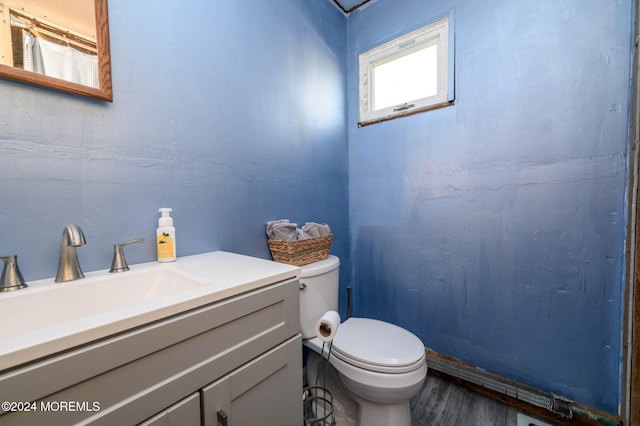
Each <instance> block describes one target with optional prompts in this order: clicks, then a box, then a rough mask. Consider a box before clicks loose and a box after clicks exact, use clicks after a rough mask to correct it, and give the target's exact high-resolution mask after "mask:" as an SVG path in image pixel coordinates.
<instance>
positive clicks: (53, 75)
mask: <svg viewBox="0 0 640 426" xmlns="http://www.w3.org/2000/svg"><path fill="white" fill-rule="evenodd" d="M60 55H62V56H60ZM0 77H4V78H8V79H12V80H17V81H20V82H23V83H28V84H35V85H38V86H43V87H48V88H51V89H56V90H62V91H65V92H69V93H73V94H76V95H82V96H88V97H91V98H95V99H101V100H104V101H109V102H112V101H113V89H112V83H111V53H110V47H109V17H108V8H107V0H4V1H3V2H2V3H0Z"/></svg>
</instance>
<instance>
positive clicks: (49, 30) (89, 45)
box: [9, 9, 98, 53]
mask: <svg viewBox="0 0 640 426" xmlns="http://www.w3.org/2000/svg"><path fill="white" fill-rule="evenodd" d="M9 13H10V14H11V15H12V17H13V16H15V17H16V18H17V19H12V20H11V25H12V26H17V27H20V28H22V29H24V30H27V31H29V32H30V33H32V34H33V35H34V36H37V35H38V34H37V33H40V34H43V35H45V36H48V37H52V38H54V39H56V40H59V41H61V42H63V43H66V44H73V45H75V46H78V47H80V48H82V49H85V50H88V51H90V52H93V53H97V52H98V48H97V43H96V41H95V40H94V39H92V38H90V37H88V36H86V35H84V34H80V33H78V32H75V31H73V30H70V29H68V28H63V27H61V26H59V25H56V24H54V23H52V22H49V21H46V20H44V19H41V18H38V17H36V16H33V15H29V14H27V13H24V12H20V11H17V10H15V9H9ZM20 20H22V21H26V22H22V21H20ZM34 32H35V33H36V34H34Z"/></svg>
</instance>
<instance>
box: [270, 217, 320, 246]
mask: <svg viewBox="0 0 640 426" xmlns="http://www.w3.org/2000/svg"><path fill="white" fill-rule="evenodd" d="M329 234H331V228H330V227H329V225H327V224H326V223H315V222H307V223H305V224H304V226H303V227H302V228H298V225H297V224H295V223H290V222H289V219H280V220H272V221H269V222H267V236H269V238H271V239H274V240H281V241H287V242H292V241H297V240H306V239H308V238H315V237H324V236H326V235H329Z"/></svg>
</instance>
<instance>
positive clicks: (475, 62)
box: [347, 0, 634, 413]
mask: <svg viewBox="0 0 640 426" xmlns="http://www.w3.org/2000/svg"><path fill="white" fill-rule="evenodd" d="M450 9H454V13H455V46H456V51H455V60H456V68H455V73H456V102H455V106H453V107H449V108H445V109H440V110H436V111H431V112H427V113H423V114H418V115H414V116H411V117H408V118H403V119H399V120H394V121H389V122H385V123H382V124H378V125H373V126H368V127H364V128H361V129H358V128H357V126H356V123H357V121H358V100H357V99H358V93H357V91H358V82H357V60H358V55H359V54H360V53H362V52H364V51H367V50H369V49H371V48H373V47H375V46H376V45H378V44H380V43H382V42H385V41H388V40H390V39H393V38H395V37H397V36H399V35H401V34H403V33H406V32H408V31H409V30H412V29H415V28H419V27H421V26H423V25H425V24H427V23H429V22H431V21H432V20H433V19H434V18H435V17H439V16H441V15H444V14H446V13H447V12H448V11H449V10H450ZM633 10H634V9H633V1H632V0H621V1H616V2H603V1H601V0H561V1H534V2H514V1H511V0H496V1H492V2H489V3H487V2H477V1H474V0H446V1H441V2H424V1H421V0H405V1H402V2H398V1H391V0H377V1H373V2H371V3H369V4H368V5H367V6H365V7H363V8H361V9H360V10H358V11H357V12H354V13H352V14H351V15H350V16H349V18H348V21H347V33H348V34H347V40H348V42H347V55H348V57H347V69H348V73H347V81H348V114H349V116H348V132H349V177H350V186H349V188H350V209H351V210H350V212H351V236H352V253H353V258H352V261H353V282H354V290H355V294H356V302H355V313H356V314H357V315H364V316H371V317H376V318H381V319H385V320H389V321H392V322H395V323H398V324H400V325H402V326H404V327H406V328H408V329H410V330H411V331H413V332H414V333H416V334H417V335H418V336H420V338H421V339H422V340H423V341H424V343H425V345H426V346H427V347H429V348H432V349H433V350H435V351H437V352H440V353H443V354H446V355H449V356H453V357H456V358H458V359H461V360H463V361H466V362H468V363H471V364H473V365H475V366H478V367H480V368H484V369H486V370H489V371H491V372H494V373H499V374H502V375H505V376H507V377H509V378H512V379H515V380H518V381H521V382H525V383H528V384H530V385H533V386H536V387H538V388H540V389H543V390H546V391H550V392H555V393H557V394H560V395H564V396H566V397H569V398H572V399H575V400H576V401H578V402H580V403H582V404H584V405H587V406H590V407H593V408H596V409H599V410H604V411H607V412H610V413H617V411H618V404H619V403H620V402H621V398H620V392H621V381H620V375H621V369H620V362H621V333H622V332H623V327H622V305H623V289H624V268H625V260H624V240H625V226H626V208H627V205H626V185H627V180H628V179H627V176H628V166H627V146H628V142H627V141H628V131H629V110H630V107H629V105H630V100H629V99H630V96H631V92H630V66H631V65H630V62H631V55H632V49H631V46H632V38H633V37H632V33H633V30H632V27H633V18H632V16H633Z"/></svg>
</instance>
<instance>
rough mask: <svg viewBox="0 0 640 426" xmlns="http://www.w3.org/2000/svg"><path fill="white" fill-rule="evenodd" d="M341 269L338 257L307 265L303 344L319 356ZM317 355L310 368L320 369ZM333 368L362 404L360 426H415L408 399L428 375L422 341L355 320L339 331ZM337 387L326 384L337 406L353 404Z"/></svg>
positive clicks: (302, 299) (302, 311)
mask: <svg viewBox="0 0 640 426" xmlns="http://www.w3.org/2000/svg"><path fill="white" fill-rule="evenodd" d="M339 266H340V260H339V259H338V258H337V257H335V256H329V258H328V259H326V260H322V261H320V262H315V263H311V264H308V265H305V266H302V274H301V275H300V287H301V291H300V327H301V329H302V338H303V339H304V340H303V343H304V345H305V346H307V347H308V348H310V349H311V350H312V351H313V352H314V353H315V354H320V353H321V352H322V343H323V342H322V341H321V340H320V339H318V338H317V337H316V334H315V325H316V322H317V321H318V319H320V317H321V316H322V315H323V314H324V313H325V312H327V311H337V310H338V282H339V280H338V278H339V276H338V273H339ZM326 351H327V348H325V353H326ZM315 354H313V353H312V354H310V357H311V359H308V360H307V361H308V365H309V364H310V365H314V366H317V365H318V362H319V360H320V357H319V356H318V355H315ZM329 363H330V365H331V366H332V367H333V368H334V369H335V370H336V371H337V372H338V377H339V381H340V384H341V385H342V386H341V387H342V388H344V390H345V391H346V393H348V397H350V399H352V400H353V401H355V402H356V403H357V405H358V409H357V417H358V422H359V424H360V425H363V426H378V425H380V426H388V425H394V426H410V425H411V415H410V410H409V400H410V399H411V397H413V396H414V395H416V394H417V393H418V391H419V390H420V389H421V388H422V384H423V383H424V380H425V378H426V375H427V363H426V360H425V351H424V345H423V344H422V342H421V341H420V339H418V337H417V336H415V335H414V334H412V333H410V332H409V331H407V330H405V329H403V328H401V327H398V326H395V325H393V324H389V323H386V322H383V321H378V320H373V319H366V318H354V317H352V318H349V319H347V320H346V321H344V322H342V323H341V324H340V327H338V331H337V332H336V335H335V337H334V339H333V347H332V351H331V356H330V357H329ZM314 368H315V367H314ZM307 377H313V380H315V377H316V372H315V371H309V369H308V371H307ZM310 382H311V380H310ZM311 384H313V383H311ZM335 385H336V384H333V385H332V384H331V383H330V382H327V384H326V387H327V388H329V390H330V391H331V392H332V393H333V395H334V398H335V399H338V404H339V405H340V406H349V404H353V402H352V401H340V400H339V398H340V395H343V392H341V389H332V388H331V387H332V386H334V387H335ZM343 398H344V396H343ZM336 420H337V421H338V425H340V424H341V423H340V420H339V419H336ZM347 424H349V423H347Z"/></svg>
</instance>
